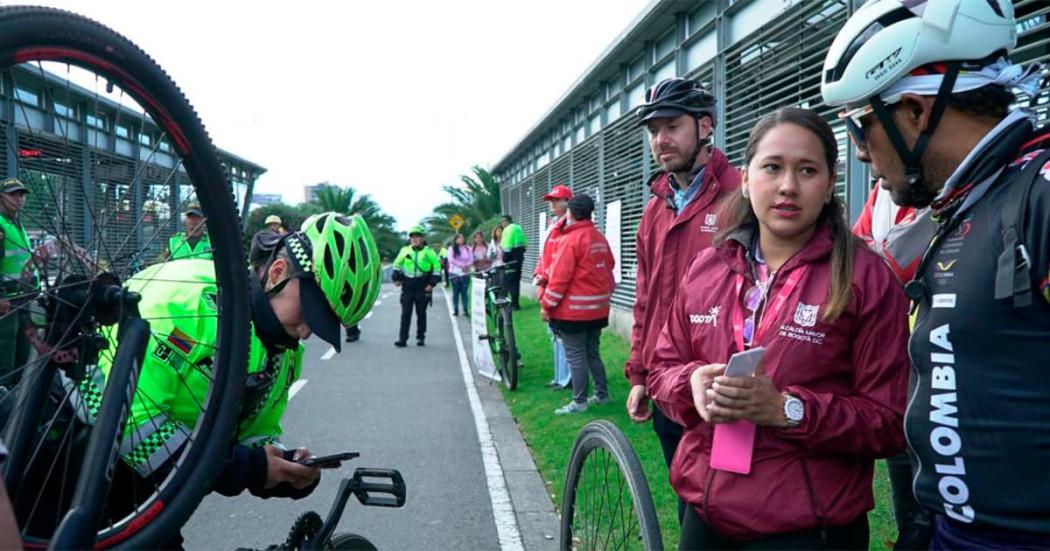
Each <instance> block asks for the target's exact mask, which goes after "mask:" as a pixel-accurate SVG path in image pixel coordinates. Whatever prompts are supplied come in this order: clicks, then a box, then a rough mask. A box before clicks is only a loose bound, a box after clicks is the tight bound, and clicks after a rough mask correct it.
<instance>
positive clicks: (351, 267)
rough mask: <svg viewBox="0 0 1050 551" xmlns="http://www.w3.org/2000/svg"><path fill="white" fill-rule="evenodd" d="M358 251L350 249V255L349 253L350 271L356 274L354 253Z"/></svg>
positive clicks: (355, 256) (355, 255)
mask: <svg viewBox="0 0 1050 551" xmlns="http://www.w3.org/2000/svg"><path fill="white" fill-rule="evenodd" d="M361 251H363V249H361ZM358 252H359V251H352V252H351V253H350V255H349V256H350V273H352V274H356V273H357V254H356V253H358Z"/></svg>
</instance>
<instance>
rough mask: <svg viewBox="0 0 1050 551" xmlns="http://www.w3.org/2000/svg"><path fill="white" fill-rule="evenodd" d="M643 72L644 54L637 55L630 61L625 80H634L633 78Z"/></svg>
mask: <svg viewBox="0 0 1050 551" xmlns="http://www.w3.org/2000/svg"><path fill="white" fill-rule="evenodd" d="M644 74H645V56H642V55H640V56H638V59H636V60H634V63H631V69H630V70H629V71H628V72H627V82H634V79H636V78H638V77H640V76H642V75H644Z"/></svg>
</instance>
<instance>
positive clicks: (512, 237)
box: [500, 223, 528, 251]
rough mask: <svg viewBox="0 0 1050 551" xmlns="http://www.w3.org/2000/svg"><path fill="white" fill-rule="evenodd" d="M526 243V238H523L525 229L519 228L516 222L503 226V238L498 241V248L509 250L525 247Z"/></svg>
mask: <svg viewBox="0 0 1050 551" xmlns="http://www.w3.org/2000/svg"><path fill="white" fill-rule="evenodd" d="M526 245H528V240H526V239H525V230H523V229H521V226H520V225H518V224H514V223H511V224H508V225H507V227H505V228H503V239H502V240H501V241H500V248H501V249H503V250H505V251H509V250H511V249H515V248H518V247H525V246H526Z"/></svg>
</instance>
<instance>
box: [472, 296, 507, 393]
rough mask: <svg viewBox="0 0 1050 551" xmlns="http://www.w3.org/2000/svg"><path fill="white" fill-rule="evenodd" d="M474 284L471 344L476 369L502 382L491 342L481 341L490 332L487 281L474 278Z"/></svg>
mask: <svg viewBox="0 0 1050 551" xmlns="http://www.w3.org/2000/svg"><path fill="white" fill-rule="evenodd" d="M473 283H474V284H473V285H471V286H470V342H472V343H473V347H474V350H473V352H472V353H473V356H474V367H476V368H477V370H478V373H479V374H481V375H483V376H485V377H488V378H490V379H495V380H497V381H502V380H503V379H502V378H500V376H499V372H497V371H496V363H495V362H493V361H492V349H491V348H489V341H487V340H484V341H483V340H481V337H482V336H484V335H487V334H488V332H489V330H488V327H487V325H486V321H487V320H488V316H486V315H485V281H484V280H483V279H478V278H474V281H473Z"/></svg>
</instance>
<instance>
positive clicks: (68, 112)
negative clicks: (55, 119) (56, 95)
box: [52, 101, 76, 119]
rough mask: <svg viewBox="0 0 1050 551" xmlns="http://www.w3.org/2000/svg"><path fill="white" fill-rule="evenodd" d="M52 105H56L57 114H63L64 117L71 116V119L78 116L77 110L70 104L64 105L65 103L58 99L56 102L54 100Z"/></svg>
mask: <svg viewBox="0 0 1050 551" xmlns="http://www.w3.org/2000/svg"><path fill="white" fill-rule="evenodd" d="M52 105H54V107H55V114H56V115H61V116H63V117H69V118H71V119H75V118H76V112H74V111H73V108H72V107H70V106H68V105H63V104H61V103H59V102H57V101H56V102H52Z"/></svg>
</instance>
